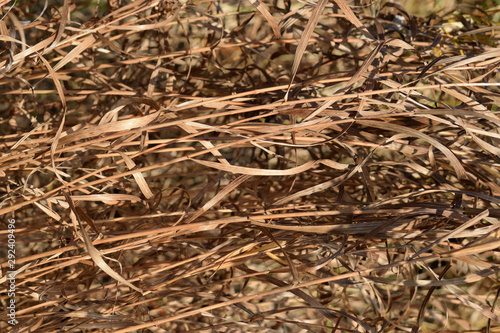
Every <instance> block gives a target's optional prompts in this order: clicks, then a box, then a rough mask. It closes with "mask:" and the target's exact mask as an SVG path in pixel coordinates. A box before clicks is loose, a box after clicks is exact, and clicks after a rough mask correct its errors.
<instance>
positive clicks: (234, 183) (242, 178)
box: [184, 175, 252, 224]
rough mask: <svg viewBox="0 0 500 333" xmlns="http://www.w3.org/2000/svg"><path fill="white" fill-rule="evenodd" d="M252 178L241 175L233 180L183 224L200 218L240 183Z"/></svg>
mask: <svg viewBox="0 0 500 333" xmlns="http://www.w3.org/2000/svg"><path fill="white" fill-rule="evenodd" d="M251 177H252V176H250V175H243V176H239V177H238V178H236V179H235V180H233V181H232V182H231V183H230V184H229V185H227V186H226V187H224V189H223V190H222V191H220V192H219V193H217V195H215V196H214V197H213V198H212V199H210V200H209V201H208V202H207V203H206V204H204V205H203V207H201V208H200V209H199V210H198V211H197V212H196V213H195V214H193V215H192V216H190V217H189V218H188V219H187V220H186V221H185V222H184V224H188V223H191V222H193V221H194V220H196V219H197V218H198V217H200V216H201V215H202V214H203V213H205V212H206V211H207V210H209V209H210V208H212V207H213V206H214V205H215V204H217V203H218V202H219V201H221V200H222V199H224V198H225V197H226V196H227V195H228V194H229V193H231V192H232V191H233V190H234V189H236V188H237V187H238V186H240V185H241V184H242V183H244V182H245V181H247V180H248V179H250V178H251Z"/></svg>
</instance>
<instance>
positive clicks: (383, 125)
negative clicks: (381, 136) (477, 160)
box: [357, 120, 467, 179]
mask: <svg viewBox="0 0 500 333" xmlns="http://www.w3.org/2000/svg"><path fill="white" fill-rule="evenodd" d="M357 122H358V123H359V124H364V125H367V126H371V127H375V128H379V129H382V130H389V131H394V132H397V133H403V134H408V135H410V136H414V137H417V138H420V139H423V140H426V141H427V142H429V143H430V144H431V145H433V146H434V147H436V148H437V149H439V150H440V151H441V152H442V153H443V154H444V155H445V156H446V157H447V158H448V160H450V163H451V166H452V167H453V169H455V172H456V174H457V177H458V178H459V179H465V178H466V177H467V175H466V173H465V169H464V167H463V166H462V164H461V163H460V161H459V160H458V158H457V157H456V156H455V154H453V153H452V152H451V150H450V149H449V148H447V147H446V146H445V145H443V144H442V143H440V142H439V141H437V140H436V139H433V138H431V137H430V136H428V135H426V134H424V133H422V132H420V131H417V130H415V129H412V128H409V127H404V126H400V125H396V124H391V123H388V122H379V121H374V120H357Z"/></svg>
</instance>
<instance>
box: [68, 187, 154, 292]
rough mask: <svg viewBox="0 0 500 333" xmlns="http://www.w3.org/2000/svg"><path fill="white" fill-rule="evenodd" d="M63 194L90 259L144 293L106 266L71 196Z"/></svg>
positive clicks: (116, 278)
mask: <svg viewBox="0 0 500 333" xmlns="http://www.w3.org/2000/svg"><path fill="white" fill-rule="evenodd" d="M63 194H64V197H65V198H66V201H67V202H68V204H69V206H70V208H71V214H70V216H71V218H72V220H73V222H74V223H75V222H76V223H77V224H78V227H79V228H80V232H81V233H82V236H83V240H84V243H85V247H86V248H87V252H88V253H89V255H90V257H91V258H92V260H93V261H94V262H95V264H96V265H97V266H98V267H99V268H100V269H102V270H103V271H104V272H106V274H108V275H109V276H110V277H112V278H113V279H115V280H116V281H118V282H121V283H123V284H125V285H126V286H128V287H130V288H132V289H133V290H135V291H137V292H139V293H141V294H142V295H144V292H143V291H142V290H141V289H140V288H138V287H136V286H134V285H133V284H132V283H130V282H128V281H127V280H125V279H124V278H123V277H122V276H121V275H120V274H118V273H116V272H115V271H114V270H113V269H112V268H111V267H109V266H108V264H106V262H105V261H104V260H103V259H102V254H101V253H100V252H99V250H97V249H96V248H95V247H94V244H92V240H91V239H90V237H89V235H88V234H87V231H86V230H85V228H84V227H83V225H82V222H81V221H80V218H79V217H78V215H77V214H78V211H77V209H76V207H75V204H74V203H73V200H72V199H71V196H70V195H69V194H68V193H67V192H66V191H63Z"/></svg>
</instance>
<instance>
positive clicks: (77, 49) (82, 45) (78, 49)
mask: <svg viewBox="0 0 500 333" xmlns="http://www.w3.org/2000/svg"><path fill="white" fill-rule="evenodd" d="M94 42H95V38H94V36H92V35H90V36H88V37H87V38H85V39H84V40H83V41H82V42H80V44H78V46H76V47H75V48H74V49H72V50H71V51H70V52H69V53H68V54H66V55H65V56H64V58H62V59H61V60H60V61H59V62H58V63H57V64H56V65H55V66H54V72H57V71H58V70H59V69H61V68H63V67H64V65H66V64H67V63H68V62H70V61H73V59H75V57H76V56H78V55H79V54H80V53H82V52H83V51H85V50H86V49H87V48H89V47H90V46H91V45H92V44H93V43H94Z"/></svg>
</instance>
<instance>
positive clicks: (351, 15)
mask: <svg viewBox="0 0 500 333" xmlns="http://www.w3.org/2000/svg"><path fill="white" fill-rule="evenodd" d="M335 2H336V3H337V5H338V6H339V7H340V9H342V11H343V12H344V15H345V16H346V18H347V19H348V20H349V22H351V23H352V24H354V26H355V27H356V28H358V29H359V30H361V32H362V33H363V35H365V37H366V38H368V39H371V40H373V41H375V40H377V39H376V38H375V37H373V35H372V34H371V33H370V32H369V31H368V29H366V28H365V27H364V26H363V23H361V21H360V20H359V19H358V18H357V17H356V15H355V14H354V13H353V11H352V10H351V7H349V5H348V4H347V2H346V1H345V0H335Z"/></svg>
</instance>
